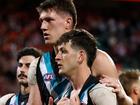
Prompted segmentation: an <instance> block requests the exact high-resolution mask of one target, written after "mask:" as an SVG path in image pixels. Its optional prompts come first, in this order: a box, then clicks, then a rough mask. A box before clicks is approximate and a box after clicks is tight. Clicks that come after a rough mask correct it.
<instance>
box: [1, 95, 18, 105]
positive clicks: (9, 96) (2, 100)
mask: <svg viewBox="0 0 140 105" xmlns="http://www.w3.org/2000/svg"><path fill="white" fill-rule="evenodd" d="M13 95H15V93H10V94H6V95H4V96H2V97H1V98H0V105H6V102H7V101H8V99H9V98H11V97H12V96H13Z"/></svg>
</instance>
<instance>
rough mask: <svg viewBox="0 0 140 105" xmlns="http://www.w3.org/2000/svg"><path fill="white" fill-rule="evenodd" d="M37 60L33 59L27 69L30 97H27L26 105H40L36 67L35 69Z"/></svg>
mask: <svg viewBox="0 0 140 105" xmlns="http://www.w3.org/2000/svg"><path fill="white" fill-rule="evenodd" d="M38 59H39V58H37V59H35V60H34V61H33V62H32V63H31V65H30V68H29V72H28V82H29V87H30V95H29V99H28V104H27V105H42V101H41V96H40V91H39V88H38V85H37V81H36V67H37V62H38Z"/></svg>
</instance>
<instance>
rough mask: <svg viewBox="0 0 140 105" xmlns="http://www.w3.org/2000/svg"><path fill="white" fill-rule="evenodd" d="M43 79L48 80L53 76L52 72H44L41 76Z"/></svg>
mask: <svg viewBox="0 0 140 105" xmlns="http://www.w3.org/2000/svg"><path fill="white" fill-rule="evenodd" d="M43 78H44V80H45V81H50V80H52V79H53V78H54V74H53V73H46V74H45V75H44V76H43Z"/></svg>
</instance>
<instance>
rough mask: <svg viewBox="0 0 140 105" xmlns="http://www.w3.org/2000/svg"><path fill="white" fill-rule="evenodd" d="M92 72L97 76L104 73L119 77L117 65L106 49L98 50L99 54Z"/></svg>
mask: <svg viewBox="0 0 140 105" xmlns="http://www.w3.org/2000/svg"><path fill="white" fill-rule="evenodd" d="M92 73H93V75H95V76H101V75H103V74H105V75H108V76H110V77H113V78H118V73H117V70H116V66H115V64H114V62H113V60H112V59H111V57H110V56H109V55H108V54H107V53H106V52H104V51H101V50H99V49H98V50H97V55H96V58H95V60H94V63H93V66H92Z"/></svg>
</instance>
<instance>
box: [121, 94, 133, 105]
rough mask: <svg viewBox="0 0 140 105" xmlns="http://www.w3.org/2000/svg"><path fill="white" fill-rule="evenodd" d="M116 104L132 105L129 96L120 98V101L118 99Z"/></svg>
mask: <svg viewBox="0 0 140 105" xmlns="http://www.w3.org/2000/svg"><path fill="white" fill-rule="evenodd" d="M118 104H119V105H133V100H132V99H131V98H130V97H129V96H127V95H125V96H124V98H121V99H120V98H118Z"/></svg>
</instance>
